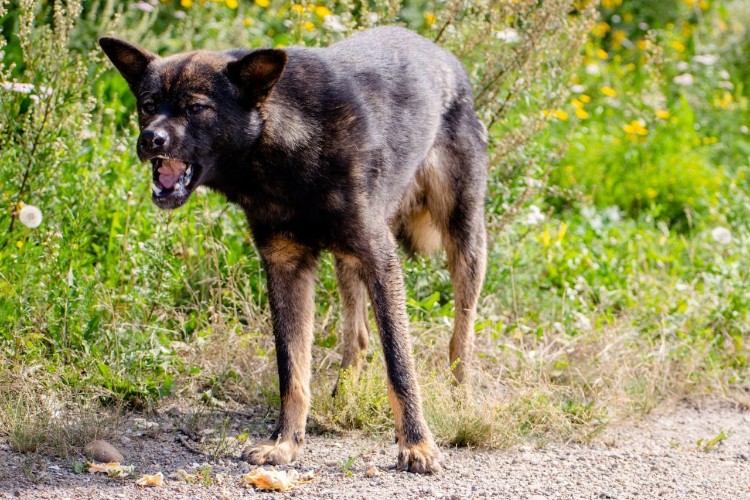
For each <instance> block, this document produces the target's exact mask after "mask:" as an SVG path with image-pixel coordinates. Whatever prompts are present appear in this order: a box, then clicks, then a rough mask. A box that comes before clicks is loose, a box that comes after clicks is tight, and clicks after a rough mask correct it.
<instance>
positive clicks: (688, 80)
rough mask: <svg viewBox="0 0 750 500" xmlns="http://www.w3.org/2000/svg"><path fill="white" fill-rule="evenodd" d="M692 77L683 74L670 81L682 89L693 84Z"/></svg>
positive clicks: (688, 74)
mask: <svg viewBox="0 0 750 500" xmlns="http://www.w3.org/2000/svg"><path fill="white" fill-rule="evenodd" d="M693 80H694V78H693V75H691V74H690V73H683V74H681V75H679V76H675V77H674V78H673V79H672V81H673V82H674V83H676V84H677V85H682V86H683V87H689V86H690V85H692V84H693Z"/></svg>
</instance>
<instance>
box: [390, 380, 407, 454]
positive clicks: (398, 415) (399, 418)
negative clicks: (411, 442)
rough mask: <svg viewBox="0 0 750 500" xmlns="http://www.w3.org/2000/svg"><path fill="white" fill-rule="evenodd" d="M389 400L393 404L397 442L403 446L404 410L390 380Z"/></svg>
mask: <svg viewBox="0 0 750 500" xmlns="http://www.w3.org/2000/svg"><path fill="white" fill-rule="evenodd" d="M388 402H389V403H390V404H391V410H393V420H394V423H395V425H396V442H397V443H399V446H402V445H403V443H404V441H405V439H404V431H403V428H404V427H403V418H404V412H403V410H402V409H401V401H400V400H399V399H398V396H397V395H396V391H394V390H393V386H391V383H390V381H389V382H388Z"/></svg>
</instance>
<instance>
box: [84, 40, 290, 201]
mask: <svg viewBox="0 0 750 500" xmlns="http://www.w3.org/2000/svg"><path fill="white" fill-rule="evenodd" d="M99 44H100V45H101V47H102V49H103V50H104V52H105V53H106V54H107V56H108V57H109V59H110V60H111V61H112V63H113V64H114V65H115V67H116V68H117V69H118V70H119V71H120V73H121V74H122V76H123V77H124V78H125V80H126V81H127V83H128V85H129V86H130V89H131V91H132V92H133V94H134V95H135V97H136V99H137V101H138V119H139V123H140V129H141V133H140V136H139V137H138V157H139V158H140V159H141V161H144V162H146V161H150V162H151V164H152V176H153V193H152V199H153V201H154V203H155V204H156V205H157V206H159V207H161V208H177V207H179V206H181V205H182V204H184V203H185V201H187V199H188V198H189V197H190V194H191V193H192V192H193V191H194V190H195V188H196V187H198V186H199V185H201V184H206V185H209V186H211V185H216V184H217V183H220V181H221V176H222V168H221V167H222V163H223V162H224V161H227V159H231V158H232V157H234V156H236V155H238V154H242V153H243V152H244V151H246V150H247V148H248V146H249V145H250V144H252V143H253V142H254V141H255V140H256V139H257V138H258V136H259V135H260V133H261V130H262V118H261V116H260V112H259V106H260V105H261V104H262V102H263V101H264V100H265V99H266V97H267V96H268V95H269V93H270V92H271V90H272V88H273V86H274V85H275V84H276V82H277V81H278V80H279V78H280V77H281V74H282V72H283V70H284V66H285V65H286V53H285V52H284V51H282V50H275V49H259V50H254V51H251V52H242V53H238V52H234V53H233V52H206V51H198V52H190V53H185V54H178V55H174V56H170V57H166V58H161V57H158V56H156V55H155V54H152V53H150V52H148V51H146V50H144V49H142V48H140V47H137V46H135V45H133V44H131V43H128V42H125V41H123V40H119V39H116V38H109V37H104V38H101V39H100V40H99Z"/></svg>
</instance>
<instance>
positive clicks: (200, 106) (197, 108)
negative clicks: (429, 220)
mask: <svg viewBox="0 0 750 500" xmlns="http://www.w3.org/2000/svg"><path fill="white" fill-rule="evenodd" d="M204 109H206V106H204V105H203V104H191V105H190V106H188V111H189V112H190V113H193V114H195V113H200V112H201V111H203V110H204Z"/></svg>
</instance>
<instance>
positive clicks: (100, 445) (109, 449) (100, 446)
mask: <svg viewBox="0 0 750 500" xmlns="http://www.w3.org/2000/svg"><path fill="white" fill-rule="evenodd" d="M83 453H84V454H85V455H86V456H87V457H88V458H89V459H91V460H94V461H96V462H104V463H107V462H122V461H123V458H124V457H123V456H122V453H120V451H119V450H118V449H117V448H115V447H114V446H112V445H111V444H109V443H108V442H106V441H103V440H101V439H97V440H95V441H91V442H90V443H89V444H87V445H86V446H84V447H83Z"/></svg>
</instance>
